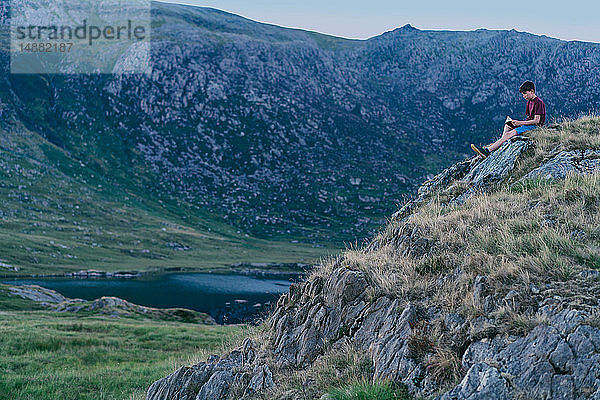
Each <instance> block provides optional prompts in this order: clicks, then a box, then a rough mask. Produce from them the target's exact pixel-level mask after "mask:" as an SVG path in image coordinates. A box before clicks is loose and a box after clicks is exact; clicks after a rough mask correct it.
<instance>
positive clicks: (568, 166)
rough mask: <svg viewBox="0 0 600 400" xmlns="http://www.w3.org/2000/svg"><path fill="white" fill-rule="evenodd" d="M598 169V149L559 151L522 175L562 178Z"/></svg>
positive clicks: (547, 178)
mask: <svg viewBox="0 0 600 400" xmlns="http://www.w3.org/2000/svg"><path fill="white" fill-rule="evenodd" d="M598 171H600V151H597V150H579V151H561V152H560V153H559V154H557V155H556V156H554V157H553V158H552V159H551V160H550V161H548V162H546V163H544V164H543V165H541V166H539V167H538V168H536V169H534V170H533V171H531V172H530V173H528V174H527V175H525V176H524V177H523V180H525V179H533V178H541V179H546V180H557V179H564V178H565V177H566V176H567V175H568V174H579V175H583V174H592V173H594V172H598Z"/></svg>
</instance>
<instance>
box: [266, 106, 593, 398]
mask: <svg viewBox="0 0 600 400" xmlns="http://www.w3.org/2000/svg"><path fill="white" fill-rule="evenodd" d="M530 136H531V140H532V147H531V150H529V151H528V152H527V153H525V154H524V155H523V156H522V157H521V158H520V159H519V162H518V164H517V165H516V167H515V169H514V170H513V171H512V172H511V173H510V175H509V176H508V178H507V180H506V181H504V182H503V183H501V184H499V185H496V186H494V187H491V188H490V189H488V190H487V191H486V193H483V194H479V195H475V196H473V197H471V198H470V199H469V200H467V201H466V202H464V203H462V204H457V203H454V204H451V203H450V204H449V202H448V196H449V195H448V193H447V192H444V190H442V191H441V192H439V193H436V194H434V195H433V197H432V198H431V199H430V201H429V202H425V203H423V204H422V205H421V206H420V207H419V208H418V209H416V210H415V211H414V212H413V213H412V214H411V215H410V216H408V217H407V218H406V219H402V220H396V219H391V220H390V221H389V222H388V224H387V225H386V226H384V227H382V229H381V231H380V232H379V234H378V235H376V236H375V237H374V238H373V243H372V245H369V246H365V247H363V248H352V249H347V250H346V251H344V252H343V254H342V255H341V256H339V257H336V258H334V259H332V260H330V261H329V262H326V263H324V264H323V266H322V268H320V269H318V270H315V271H314V272H313V275H312V276H311V277H309V278H308V280H309V281H312V282H314V281H316V280H317V278H318V277H323V278H325V279H327V278H328V277H330V276H331V274H332V273H333V271H334V270H336V269H337V268H339V267H341V266H346V267H347V268H349V269H351V270H353V271H362V272H364V274H365V277H366V278H367V280H368V282H369V287H368V292H367V295H368V298H369V299H370V300H372V301H375V300H376V299H379V298H380V297H381V296H387V297H389V298H391V299H398V301H399V303H398V306H397V307H398V310H403V309H404V307H405V306H406V305H407V304H408V303H409V302H411V304H413V305H415V304H416V305H417V306H416V307H417V308H418V309H419V312H421V313H422V314H423V315H429V316H431V315H434V316H436V315H442V316H446V315H449V314H452V315H458V316H459V317H460V318H464V320H465V321H466V322H467V325H468V323H469V321H471V322H473V321H475V320H476V319H477V318H478V317H485V318H488V319H490V321H495V324H496V325H494V326H491V328H493V329H495V330H496V331H494V332H496V333H494V334H498V335H507V336H508V335H516V336H524V335H526V334H527V333H529V332H530V331H531V330H532V329H533V328H534V327H536V326H537V325H539V324H543V323H547V322H548V321H547V320H545V319H544V317H543V316H541V315H540V314H538V313H537V312H536V311H535V310H536V309H537V308H536V307H534V306H533V305H534V303H535V301H537V300H533V299H531V297H532V296H533V294H535V293H540V292H541V291H543V293H545V296H550V295H549V294H547V293H551V294H552V296H558V298H566V299H572V302H573V303H572V304H575V305H576V306H577V307H581V308H582V309H590V304H595V300H594V297H595V298H597V296H598V294H597V291H596V290H597V280H596V281H595V283H591V282H590V281H588V282H585V280H586V279H587V278H583V277H582V276H580V273H581V272H582V271H589V270H591V271H592V273H593V271H600V229H599V227H600V174H598V173H594V174H587V175H569V176H567V178H566V179H562V180H554V181H547V180H542V179H530V180H521V178H522V177H523V176H525V174H526V173H528V172H529V171H531V170H532V169H534V168H536V167H538V166H539V165H541V164H542V163H544V162H545V161H548V160H549V159H551V158H553V157H554V156H555V155H556V154H558V153H559V152H561V151H571V150H600V118H599V117H596V116H592V117H585V118H581V119H578V120H575V121H567V122H564V123H562V124H560V125H559V126H558V127H557V128H544V129H539V130H536V131H534V132H532V133H531V135H530ZM451 185H454V188H455V190H465V189H466V188H464V187H463V186H461V182H453V183H452V184H451ZM454 196H456V194H454ZM407 238H410V239H411V240H407ZM409 250H411V251H409ZM584 274H588V275H589V273H588V272H586V273H584ZM583 276H587V275H583ZM478 277H484V278H485V279H486V282H487V283H486V285H487V287H488V288H489V293H490V294H491V296H493V298H494V299H510V298H511V297H510V296H511V293H512V296H513V299H514V300H515V301H513V302H511V301H510V300H506V301H504V302H503V303H501V304H500V305H499V306H498V307H497V308H494V309H493V311H491V312H486V311H485V305H484V304H483V300H482V298H481V297H480V296H479V295H478V294H477V293H475V291H476V286H477V285H475V284H474V282H476V281H477V278H478ZM582 282H583V284H582ZM309 287H311V288H312V286H309ZM486 290H488V289H486ZM594 291H596V292H594ZM532 293H533V294H532ZM523 294H525V297H523V296H524V295H523ZM527 294H529V298H527ZM515 296H516V297H515ZM552 296H550V297H552ZM517 299H518V300H517ZM313 300H314V301H315V302H316V303H318V301H319V300H318V299H313ZM538 300H539V299H538ZM517 304H518V306H517ZM535 305H537V303H535ZM301 306H303V305H298V307H301ZM284 315H285V314H284ZM595 315H596V317H593V318H591V319H590V320H589V321H587V323H588V324H590V325H593V326H600V325H599V322H598V321H599V320H600V319H598V317H597V314H595ZM411 328H412V329H411V334H410V337H409V338H408V342H407V343H408V348H409V350H410V354H409V356H408V357H410V358H413V359H415V360H419V362H423V364H424V365H425V366H426V369H427V372H428V373H430V374H432V376H433V377H434V379H435V380H436V381H437V382H439V383H440V385H441V387H442V388H444V387H446V388H450V387H453V386H454V385H455V384H457V382H458V381H459V380H460V379H461V378H462V377H463V376H464V373H465V370H464V369H462V364H461V357H462V355H463V353H464V351H465V347H464V346H462V344H464V341H463V340H462V339H459V338H457V337H450V336H449V334H448V332H449V331H448V330H447V329H446V328H445V327H444V319H443V318H438V319H436V318H433V317H431V319H429V318H425V317H423V320H422V321H419V323H417V324H415V325H414V326H413V327H411ZM471 329H480V328H477V327H476V325H475V324H473V325H472V326H471ZM471 333H473V332H463V334H464V335H470V334H471ZM473 334H474V333H473ZM484 337H486V336H484ZM512 337H513V338H514V337H515V336H512ZM257 340H263V341H264V340H265V339H264V338H263V339H257ZM467 340H468V339H467ZM467 343H469V342H468V341H467ZM287 374H288V372H286V371H278V372H277V373H276V375H278V380H277V379H276V382H277V383H280V386H278V388H277V389H276V393H275V394H272V393H271V394H269V395H268V396H263V397H260V398H263V399H266V398H267V397H269V398H276V399H283V398H286V397H285V394H286V393H301V396H302V397H301V398H305V399H317V398H319V396H321V395H322V394H323V393H326V392H330V394H331V395H332V396H333V398H336V399H337V398H340V399H342V398H343V399H354V398H364V397H360V396H359V395H358V394H357V393H358V391H359V388H360V385H361V384H364V382H369V381H370V379H371V378H372V376H373V370H372V366H371V360H370V358H369V356H368V355H365V354H364V352H361V351H359V350H357V349H356V348H355V347H354V346H353V345H348V346H343V347H342V348H340V347H339V346H338V347H334V348H333V349H329V350H327V351H326V352H325V355H324V356H322V357H320V358H318V359H317V361H316V362H315V363H314V364H313V365H312V366H311V367H310V368H308V369H306V370H303V371H298V372H297V373H295V374H294V375H293V376H292V377H291V378H290V377H288V375H287ZM306 382H311V385H308V386H307V385H306ZM366 386H367V387H368V390H369V391H371V393H374V392H376V391H380V390H381V387H380V386H379V384H376V385H374V386H373V385H369V384H366ZM332 387H334V388H338V389H331V388H332ZM339 388H341V389H339ZM340 393H346V394H344V395H340ZM334 395H335V396H334ZM395 396H396V395H395V394H391V393H388V394H387V395H382V397H378V398H381V399H394V398H399V397H395Z"/></svg>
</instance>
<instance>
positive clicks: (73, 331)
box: [0, 311, 248, 400]
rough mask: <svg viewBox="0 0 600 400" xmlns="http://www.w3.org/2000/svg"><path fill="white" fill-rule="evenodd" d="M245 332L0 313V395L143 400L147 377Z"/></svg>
mask: <svg viewBox="0 0 600 400" xmlns="http://www.w3.org/2000/svg"><path fill="white" fill-rule="evenodd" d="M247 330H248V328H247V327H244V326H208V325H195V324H183V323H174V322H166V321H153V320H133V319H112V318H109V317H99V316H83V317H78V316H73V315H66V314H58V313H52V312H45V311H20V312H16V311H9V312H6V311H0V399H1V400H16V399H19V400H29V399H31V400H46V399H47V400H57V399H60V400H71V399H72V400H86V399H90V400H91V399H103V400H109V399H115V400H117V399H118V400H123V399H144V398H145V392H146V390H147V388H148V387H149V386H150V384H152V382H154V381H155V380H157V379H160V378H163V377H165V376H167V375H168V374H170V373H171V372H173V371H175V370H176V369H177V368H179V367H180V366H182V365H192V364H194V363H197V362H200V361H205V360H206V357H207V356H208V355H209V354H210V353H215V354H220V353H221V352H224V351H225V350H226V349H227V348H228V347H229V346H230V343H232V344H233V343H236V342H238V341H239V340H240V339H241V338H242V336H244V335H245V334H247Z"/></svg>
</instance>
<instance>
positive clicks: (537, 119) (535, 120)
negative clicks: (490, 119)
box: [512, 114, 542, 126]
mask: <svg viewBox="0 0 600 400" xmlns="http://www.w3.org/2000/svg"><path fill="white" fill-rule="evenodd" d="M541 118H542V116H541V115H539V114H536V115H534V116H533V119H530V120H529V121H517V120H516V119H513V121H512V122H513V125H514V126H523V125H537V124H539V123H540V119H541Z"/></svg>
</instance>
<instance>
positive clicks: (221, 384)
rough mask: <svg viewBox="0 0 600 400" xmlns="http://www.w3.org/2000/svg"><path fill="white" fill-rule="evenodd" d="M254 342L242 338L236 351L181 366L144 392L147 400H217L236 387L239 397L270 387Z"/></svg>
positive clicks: (266, 369)
mask: <svg viewBox="0 0 600 400" xmlns="http://www.w3.org/2000/svg"><path fill="white" fill-rule="evenodd" d="M256 354H257V353H256V349H255V347H254V343H253V342H252V341H251V340H250V339H245V340H244V342H243V343H242V346H240V347H239V348H238V349H236V350H234V351H232V352H230V353H229V354H227V355H225V356H223V357H218V356H211V357H210V358H209V359H208V360H207V361H206V362H202V363H199V364H197V365H194V366H193V367H182V368H180V369H179V370H177V371H176V372H174V373H173V374H171V375H169V376H168V377H166V378H163V379H160V380H158V381H156V382H154V383H153V384H152V386H150V388H149V389H148V393H147V396H146V399H147V400H221V399H226V398H227V397H228V396H229V395H230V394H232V388H233V387H234V386H236V385H237V386H239V387H238V388H237V389H239V390H241V392H242V393H243V395H244V396H245V395H250V394H252V393H256V392H257V391H260V390H265V389H268V388H271V387H273V386H274V382H273V374H272V372H271V370H270V369H269V367H268V365H266V364H265V363H264V362H262V361H261V360H259V359H257V357H256Z"/></svg>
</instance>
